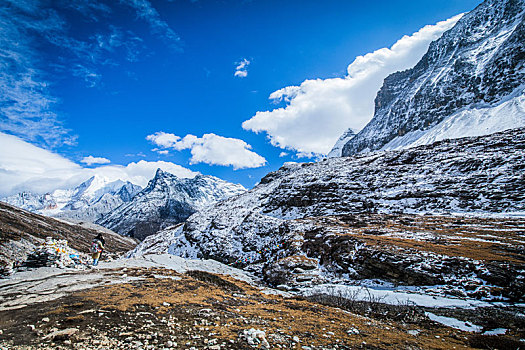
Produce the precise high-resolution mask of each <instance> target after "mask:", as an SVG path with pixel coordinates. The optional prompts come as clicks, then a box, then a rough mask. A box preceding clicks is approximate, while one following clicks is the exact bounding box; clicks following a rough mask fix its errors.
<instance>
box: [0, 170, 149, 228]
mask: <svg viewBox="0 0 525 350" xmlns="http://www.w3.org/2000/svg"><path fill="white" fill-rule="evenodd" d="M141 189H142V188H141V187H140V186H137V185H134V184H132V183H130V182H124V181H122V180H116V181H110V180H109V179H107V178H104V177H101V176H98V175H95V176H92V177H91V178H89V179H88V180H86V181H84V182H83V183H81V184H80V185H79V186H77V187H76V188H74V189H67V190H55V191H53V193H46V194H34V193H30V192H22V193H19V194H16V195H13V196H9V197H6V198H3V199H2V201H4V202H6V203H8V204H11V205H14V206H16V207H19V208H22V209H25V210H28V211H31V212H34V213H38V214H42V215H47V216H53V217H61V218H69V219H78V220H86V221H90V222H95V221H96V220H98V219H100V218H101V217H102V215H104V214H106V213H109V212H110V211H112V210H113V209H115V208H117V207H118V206H120V205H121V204H122V203H125V202H129V201H130V200H131V199H132V198H133V197H134V196H135V195H136V194H137V193H138V192H139V191H140V190H141Z"/></svg>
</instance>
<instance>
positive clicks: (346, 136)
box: [327, 128, 356, 158]
mask: <svg viewBox="0 0 525 350" xmlns="http://www.w3.org/2000/svg"><path fill="white" fill-rule="evenodd" d="M355 135H356V132H355V130H353V129H352V128H348V130H346V131H345V132H344V133H343V135H341V136H340V137H339V139H338V140H337V142H336V143H335V145H334V147H333V148H332V150H331V151H330V153H328V154H327V157H328V158H334V157H341V154H342V153H343V147H344V146H345V145H346V144H347V143H348V141H350V140H351V139H353V138H354V136H355Z"/></svg>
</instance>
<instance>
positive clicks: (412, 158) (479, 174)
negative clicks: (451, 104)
mask: <svg viewBox="0 0 525 350" xmlns="http://www.w3.org/2000/svg"><path fill="white" fill-rule="evenodd" d="M524 149H525V129H516V130H511V131H506V132H502V133H498V134H494V135H490V136H484V137H476V138H463V139H456V140H446V141H441V142H438V143H435V144H432V145H428V146H420V147H417V148H411V149H407V150H402V151H388V152H378V153H373V154H368V155H361V156H355V157H351V158H332V159H328V160H325V161H322V162H319V163H306V164H285V165H284V166H283V167H282V168H281V169H279V170H278V171H276V172H273V173H270V174H268V175H267V176H266V177H264V178H263V179H262V180H261V183H260V184H259V185H258V186H256V187H255V188H254V189H252V190H250V191H248V192H246V193H244V194H242V195H239V196H236V197H234V198H230V199H228V200H226V201H223V202H221V203H219V204H216V205H214V206H213V207H210V208H208V209H207V210H205V211H201V212H198V213H196V214H194V215H192V216H191V217H190V218H188V220H187V222H186V223H185V224H184V225H182V226H178V227H177V228H173V229H167V230H165V231H162V232H160V233H159V234H158V236H153V237H151V238H149V239H148V240H146V241H145V242H144V246H139V247H138V248H137V249H136V250H135V252H134V253H132V254H131V255H133V254H144V253H148V252H169V253H171V254H175V255H180V256H183V257H207V258H213V259H216V260H219V261H221V262H225V263H232V264H236V265H237V266H241V267H244V268H246V269H248V270H253V271H254V272H255V273H258V274H260V275H261V276H263V277H264V278H266V279H267V281H269V282H270V283H272V284H274V285H278V284H288V285H294V284H295V283H303V282H304V283H309V284H311V283H314V284H315V283H321V282H323V281H327V280H333V278H334V276H336V278H342V279H345V278H346V279H354V278H356V279H362V278H383V279H386V280H390V281H393V282H395V283H406V284H418V285H425V284H428V285H432V284H439V283H444V282H445V281H449V282H450V281H453V280H455V281H461V278H463V277H462V276H464V274H465V273H466V274H468V273H470V272H472V271H473V270H472V269H474V268H478V267H479V271H478V270H476V271H478V272H479V274H474V275H472V276H475V278H474V277H473V280H472V281H471V282H472V283H474V284H473V285H476V286H479V285H482V284H483V283H485V282H486V283H489V282H488V281H489V280H490V278H493V279H492V280H490V281H496V282H494V284H495V285H496V286H499V287H498V288H500V289H502V288H503V289H505V291H506V295H507V296H509V295H510V294H509V293H510V290H511V289H512V288H511V286H510V285H509V284H508V283H510V282H508V281H510V280H511V279H509V280H507V282H502V281H505V280H506V277H505V276H506V275H505V273H503V274H501V273H495V274H494V273H490V272H487V273H486V275H485V277H482V276H483V273H484V272H483V271H485V272H486V271H488V270H490V268H489V267H487V266H488V265H490V266H491V268H492V269H493V270H494V271H500V272H501V271H502V272H505V271H506V270H505V269H507V271H513V273H517V272H518V271H521V270H520V269H521V268H522V267H524V266H525V265H523V262H524V261H525V258H524V256H523V251H522V250H520V251H516V252H515V253H509V256H511V255H512V254H517V255H516V257H517V260H516V261H514V263H515V264H514V263H513V264H514V265H512V264H511V265H512V267H510V266H511V265H509V264H508V261H506V260H505V259H506V258H505V254H502V255H501V257H500V258H497V259H496V258H494V259H492V260H491V261H497V262H498V264H499V265H498V264H496V263H494V264H492V263H490V264H483V263H481V262H480V261H484V260H486V259H488V260H490V259H489V258H486V256H492V255H491V254H492V253H490V252H486V254H485V255H483V256H481V257H480V256H473V255H469V254H467V253H465V252H464V253H461V254H460V253H458V254H457V255H454V254H449V252H452V251H453V250H451V249H452V248H451V247H449V248H448V249H449V250H448V251H447V248H446V246H447V245H451V244H453V243H452V242H453V241H454V242H461V241H460V240H461V237H462V236H465V237H468V236H470V237H471V238H472V239H473V241H476V240H477V239H479V240H486V237H485V236H483V235H484V234H488V233H487V232H485V233H484V232H478V231H476V232H474V233H472V232H471V231H470V228H469V227H470V226H473V227H475V226H476V225H481V226H483V225H487V227H490V234H491V235H493V236H494V237H499V238H497V239H502V243H501V244H502V246H504V245H506V244H507V243H508V242H507V243H505V242H503V241H504V240H505V238H504V237H503V236H501V235H502V233H501V232H504V231H505V232H506V230H507V229H509V230H511V231H512V230H513V229H514V227H516V228H517V229H518V230H519V227H520V226H519V224H515V223H512V222H511V223H498V222H491V223H483V222H482V221H480V222H478V223H475V224H472V225H466V227H467V228H463V229H462V230H460V232H459V233H458V232H455V233H454V237H453V238H450V239H448V238H447V237H445V236H440V232H444V231H442V230H444V229H445V228H446V227H454V225H456V226H457V227H463V226H464V225H463V224H462V219H457V220H454V219H453V217H452V219H443V220H442V221H440V222H439V223H433V224H428V223H425V222H422V223H420V224H418V225H415V226H412V227H411V224H410V222H411V221H414V220H415V219H414V217H418V216H417V215H415V216H414V217H410V218H408V219H407V220H404V221H403V220H402V222H404V224H403V228H402V229H399V230H394V231H395V233H392V232H391V231H390V230H389V229H388V227H389V226H392V225H389V224H388V220H387V219H386V218H385V217H383V216H384V215H386V214H389V215H394V216H396V215H402V214H401V213H405V214H403V215H407V214H406V213H419V214H421V213H433V215H435V214H437V213H441V214H442V215H445V216H446V217H448V216H450V213H451V212H454V213H465V214H466V213H470V214H472V213H478V214H479V215H483V214H487V213H489V214H490V213H492V214H498V215H501V214H504V215H512V214H513V213H515V212H521V213H523V212H524V211H525V195H524V193H525V178H524V176H525V175H524V171H523V170H524V169H525V152H524ZM356 215H365V216H367V217H363V218H362V219H361V220H358V221H360V222H361V224H360V225H353V224H352V225H350V226H352V227H354V226H355V227H354V228H353V229H350V231H348V227H349V226H348V225H349V224H345V223H344V222H345V220H346V221H347V222H348V220H351V219H352V217H354V216H356ZM342 216H343V217H344V216H346V217H347V218H346V219H341V217H342ZM326 217H336V219H334V220H333V221H332V222H336V223H335V224H333V225H332V224H330V225H328V224H327V223H325V222H324V221H323V220H325V219H323V218H326ZM341 220H342V221H341ZM396 220H397V219H396ZM456 221H457V223H455V222H456ZM372 222H376V223H377V224H375V225H374V224H372ZM506 225H508V227H507V226H506ZM516 225H517V226H516ZM367 226H370V227H367ZM427 226H428V227H427ZM498 227H500V228H502V227H507V228H505V229H503V231H498V230H499V229H498ZM354 229H358V231H359V234H358V235H359V237H356V236H355V234H356V233H355V231H352V230H354ZM365 229H366V230H368V231H366V232H364V231H365ZM385 229H386V231H385ZM411 230H416V231H417V232H419V234H420V236H418V237H414V236H413V235H412V236H411V235H410V231H411ZM428 230H430V231H431V233H428V234H423V233H424V232H428ZM387 231H388V232H390V233H389V234H388V235H394V236H396V237H398V238H396V239H399V240H400V241H403V240H408V241H409V242H411V243H410V245H407V244H408V243H407V244H401V243H400V241H396V240H395V239H387V240H385V238H384V237H382V236H384V235H385V234H386V233H388V232H387ZM351 232H353V233H351ZM388 235H387V236H388ZM363 236H365V237H368V238H367V239H363ZM374 237H375V240H374V239H373V238H374ZM484 237H485V238H484ZM440 239H443V241H442V242H441V243H439V244H438V245H435V244H437V242H439V240H440ZM465 239H467V238H465ZM468 239H470V238H468ZM516 239H517V238H516ZM166 242H169V244H166ZM417 242H419V243H417ZM424 242H427V243H424ZM515 243H516V244H518V245H519V243H518V241H516V242H515ZM476 244H478V243H476ZM425 245H427V246H428V247H429V248H428V249H423V248H422V247H424V246H425ZM438 246H439V247H440V248H439V249H438V248H436V247H438ZM430 247H432V248H430ZM473 249H474V250H475V249H476V248H473ZM487 249H488V250H489V251H490V249H489V248H487ZM505 249H506V248H505ZM520 249H521V248H520ZM501 251H503V250H501ZM422 252H423V253H422ZM511 260H512V259H511ZM469 266H470V267H469ZM480 266H481V267H480ZM416 270H417V271H416ZM469 271H470V272H469ZM442 272H443V273H445V277H443V276H442ZM494 275H498V276H500V277H494ZM323 276H324V277H323ZM326 276H331V277H330V278H325V277H326ZM345 276H346V277H345ZM447 276H448V277H447ZM458 276H459V277H458ZM487 276H489V277H487ZM501 276H503V277H501ZM467 280H469V279H468V278H467V279H466V280H465V281H467ZM483 281H485V282H483ZM451 283H452V282H451ZM458 283H460V282H458ZM489 284H490V283H489ZM473 288H474V287H473ZM476 288H477V287H476ZM476 288H474V289H473V290H476ZM517 290H519V291H520V293H521V292H522V291H523V286H521V287H519V288H518V289H517Z"/></svg>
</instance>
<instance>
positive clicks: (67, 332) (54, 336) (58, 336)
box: [44, 328, 78, 340]
mask: <svg viewBox="0 0 525 350" xmlns="http://www.w3.org/2000/svg"><path fill="white" fill-rule="evenodd" d="M76 332H78V329H77V328H66V329H62V330H59V331H55V332H52V333H49V334H48V335H46V336H45V337H44V340H48V339H49V340H66V339H68V338H70V337H71V336H72V335H73V334H75V333H76Z"/></svg>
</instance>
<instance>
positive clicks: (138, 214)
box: [97, 169, 246, 240]
mask: <svg viewBox="0 0 525 350" xmlns="http://www.w3.org/2000/svg"><path fill="white" fill-rule="evenodd" d="M245 191H246V189H245V188H244V187H243V186H241V185H238V184H233V183H230V182H227V181H224V180H221V179H219V178H216V177H213V176H207V175H197V176H196V177H194V178H192V179H181V178H178V177H177V176H175V175H172V174H170V173H167V172H165V171H162V170H161V169H158V170H157V173H156V174H155V177H154V178H153V179H152V180H150V182H149V183H148V185H147V186H146V188H145V189H144V190H142V191H141V192H140V193H138V194H137V195H136V196H135V197H134V198H133V199H132V200H131V201H130V202H129V203H126V204H125V205H122V206H120V207H119V208H118V209H116V210H114V211H113V212H111V213H109V214H108V215H106V216H104V217H103V218H102V219H100V220H98V221H97V223H98V224H100V225H102V226H104V227H107V228H109V229H111V230H113V231H115V232H117V233H120V234H122V235H127V236H132V237H135V238H138V239H141V240H142V239H144V238H145V237H147V236H149V235H151V234H154V233H156V232H157V231H158V230H159V229H163V228H166V227H168V226H170V225H173V224H176V223H179V222H182V221H184V220H186V218H188V217H189V216H190V215H191V214H193V213H195V212H196V211H198V210H201V209H203V208H205V207H206V206H208V205H210V204H213V203H216V202H218V201H221V200H223V199H226V198H229V197H232V196H235V195H238V194H241V193H244V192H245Z"/></svg>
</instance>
